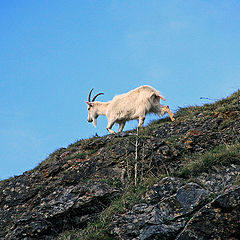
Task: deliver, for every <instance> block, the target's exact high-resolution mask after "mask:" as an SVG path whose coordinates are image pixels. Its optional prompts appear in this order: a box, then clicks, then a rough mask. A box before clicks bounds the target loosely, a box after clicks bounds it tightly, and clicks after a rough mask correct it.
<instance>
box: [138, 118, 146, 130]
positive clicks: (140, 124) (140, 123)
mask: <svg viewBox="0 0 240 240" xmlns="http://www.w3.org/2000/svg"><path fill="white" fill-rule="evenodd" d="M144 120H145V116H144V117H139V121H138V126H137V127H138V128H140V127H142V125H143V123H144Z"/></svg>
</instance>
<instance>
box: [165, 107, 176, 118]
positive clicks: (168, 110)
mask: <svg viewBox="0 0 240 240" xmlns="http://www.w3.org/2000/svg"><path fill="white" fill-rule="evenodd" d="M162 110H163V111H164V112H167V113H168V115H169V116H170V118H171V120H172V121H174V120H175V118H174V114H173V113H172V112H171V110H170V109H169V106H163V107H162Z"/></svg>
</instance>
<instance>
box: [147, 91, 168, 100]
mask: <svg viewBox="0 0 240 240" xmlns="http://www.w3.org/2000/svg"><path fill="white" fill-rule="evenodd" d="M150 98H151V99H152V100H153V101H154V100H155V99H157V100H158V101H159V100H160V98H161V99H162V100H164V101H165V100H166V98H164V97H163V96H162V95H161V94H158V93H152V94H151V96H150Z"/></svg>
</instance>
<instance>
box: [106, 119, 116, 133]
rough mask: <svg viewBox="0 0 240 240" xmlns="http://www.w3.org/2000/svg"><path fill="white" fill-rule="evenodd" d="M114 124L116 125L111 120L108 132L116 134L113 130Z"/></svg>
mask: <svg viewBox="0 0 240 240" xmlns="http://www.w3.org/2000/svg"><path fill="white" fill-rule="evenodd" d="M114 123H115V122H114V121H111V120H109V121H108V125H107V130H108V132H110V133H111V134H116V132H115V131H113V130H112V129H111V128H112V126H113V124H114Z"/></svg>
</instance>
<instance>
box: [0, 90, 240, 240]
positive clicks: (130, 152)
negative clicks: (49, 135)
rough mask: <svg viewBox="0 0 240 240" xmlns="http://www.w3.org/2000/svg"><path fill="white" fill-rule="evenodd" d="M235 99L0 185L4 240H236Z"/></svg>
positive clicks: (239, 125) (102, 141)
mask: <svg viewBox="0 0 240 240" xmlns="http://www.w3.org/2000/svg"><path fill="white" fill-rule="evenodd" d="M239 98H240V91H237V92H236V93H234V94H233V95H232V96H230V97H228V98H226V99H223V100H220V101H218V102H216V103H214V104H206V105H204V106H202V107H188V108H182V109H180V110H179V111H178V112H177V113H176V121H175V122H170V121H169V119H163V120H159V121H155V122H153V123H152V124H151V125H149V126H148V127H146V128H143V129H141V130H140V131H139V136H136V132H135V131H130V132H124V133H122V134H120V135H107V136H105V137H94V138H91V139H86V140H81V141H78V142H76V143H74V144H71V145H69V146H68V147H67V148H61V149H59V150H57V151H56V152H54V153H53V154H51V155H50V156H49V158H47V159H46V160H45V161H44V162H42V163H41V164H40V165H39V166H38V167H36V168H35V169H33V170H31V171H28V172H25V173H23V174H22V175H20V176H17V177H14V178H11V179H8V180H5V181H2V182H0V215H1V222H0V239H57V238H59V239H239V238H240V232H239V225H240V219H239V216H240V188H239V184H240V140H239V135H240V102H239ZM73 229H75V230H73ZM70 230H71V231H70Z"/></svg>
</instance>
